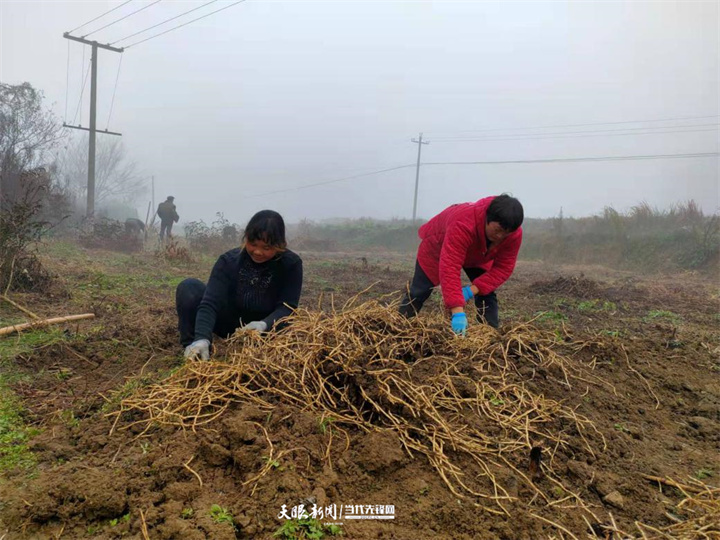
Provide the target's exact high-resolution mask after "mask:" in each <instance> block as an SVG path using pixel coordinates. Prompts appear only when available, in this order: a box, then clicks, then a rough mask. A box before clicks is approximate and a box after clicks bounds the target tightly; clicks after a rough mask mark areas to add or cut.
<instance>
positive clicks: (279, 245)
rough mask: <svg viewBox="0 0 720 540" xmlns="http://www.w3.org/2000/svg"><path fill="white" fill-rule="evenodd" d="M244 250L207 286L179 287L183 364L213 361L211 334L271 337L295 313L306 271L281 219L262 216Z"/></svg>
mask: <svg viewBox="0 0 720 540" xmlns="http://www.w3.org/2000/svg"><path fill="white" fill-rule="evenodd" d="M242 241H243V245H242V246H241V247H239V248H235V249H231V250H230V251H228V252H227V253H224V254H223V255H221V256H220V258H219V259H218V260H217V262H216V263H215V266H214V267H213V269H212V273H211V274H210V280H209V281H208V284H207V286H206V285H205V284H204V283H203V282H202V281H200V280H197V279H194V278H190V279H186V280H184V281H183V282H182V283H180V285H178V287H177V291H176V293H175V304H176V307H177V314H178V328H179V330H180V343H181V344H182V345H183V346H184V347H185V358H194V357H197V358H200V359H202V360H207V359H208V358H210V343H211V342H212V336H213V334H216V335H218V336H221V337H228V336H230V335H232V334H233V333H234V332H235V331H236V330H238V329H240V330H241V331H256V332H267V331H269V330H270V329H271V328H273V327H274V326H277V325H278V324H282V322H281V319H282V318H283V317H287V316H288V315H290V314H291V313H292V311H293V310H294V309H295V308H297V306H298V302H299V301H300V292H301V290H302V280H303V265H302V260H301V259H300V257H299V256H298V255H296V254H295V253H293V252H292V251H290V250H289V249H287V242H286V241H285V222H284V221H283V218H282V216H281V215H280V214H278V213H277V212H274V211H272V210H262V211H261V212H258V213H257V214H255V215H254V216H253V217H252V218H251V219H250V221H249V222H248V224H247V227H246V228H245V234H244V235H243V239H242Z"/></svg>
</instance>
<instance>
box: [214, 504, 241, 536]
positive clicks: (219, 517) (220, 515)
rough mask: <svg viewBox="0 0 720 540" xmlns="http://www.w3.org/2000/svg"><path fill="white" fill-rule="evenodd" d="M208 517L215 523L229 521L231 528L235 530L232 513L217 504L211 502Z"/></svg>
mask: <svg viewBox="0 0 720 540" xmlns="http://www.w3.org/2000/svg"><path fill="white" fill-rule="evenodd" d="M210 517H211V518H212V520H213V521H214V522H215V523H229V524H230V526H231V527H232V528H233V529H235V530H237V527H236V526H235V519H234V518H233V517H232V514H230V512H228V511H227V509H225V508H223V507H222V506H220V505H219V504H213V505H212V506H211V507H210Z"/></svg>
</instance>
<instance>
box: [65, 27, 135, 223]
mask: <svg viewBox="0 0 720 540" xmlns="http://www.w3.org/2000/svg"><path fill="white" fill-rule="evenodd" d="M63 37H64V38H65V39H70V40H72V41H77V42H79V43H82V44H84V45H90V46H91V47H92V56H91V60H90V62H91V67H90V71H91V73H90V127H89V128H84V127H81V126H71V125H69V124H66V123H63V126H64V127H67V128H72V129H80V130H82V131H89V132H90V137H89V138H88V139H89V143H88V187H87V217H92V216H93V215H94V214H95V134H96V133H97V129H96V128H97V110H96V109H97V66H98V49H106V50H108V51H113V52H118V53H121V52H123V51H124V50H125V49H123V48H119V49H118V48H117V47H111V46H110V45H103V44H101V43H98V42H97V41H90V40H87V39H83V38H80V37H75V36H71V35H70V33H69V32H65V33H64V34H63ZM100 133H105V134H107V135H118V136H121V134H120V133H114V132H112V131H108V130H107V129H106V130H100Z"/></svg>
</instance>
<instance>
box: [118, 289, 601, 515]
mask: <svg viewBox="0 0 720 540" xmlns="http://www.w3.org/2000/svg"><path fill="white" fill-rule="evenodd" d="M560 344H562V347H560V346H559V345H560ZM573 346H574V347H581V346H582V344H579V345H578V344H577V343H567V342H566V341H565V340H562V339H560V338H558V336H555V335H552V334H551V335H550V336H548V335H547V333H543V332H541V331H539V330H537V329H535V328H533V327H532V326H529V325H523V326H519V327H517V328H514V329H512V330H510V331H508V332H505V333H504V334H503V335H500V334H499V333H498V332H496V331H495V330H494V329H492V328H489V327H487V326H482V325H472V326H471V327H470V329H469V331H468V335H467V336H466V337H465V338H460V337H456V336H454V335H453V334H452V333H451V332H450V330H449V328H448V325H447V322H446V321H444V320H442V319H440V318H439V317H437V318H433V317H418V318H415V319H412V320H408V319H406V318H404V317H402V316H401V315H399V314H398V313H397V311H396V308H394V307H393V306H390V307H387V306H383V305H382V304H381V303H380V302H377V301H370V302H366V303H359V302H358V301H357V297H356V298H355V299H353V300H351V301H350V302H348V303H347V304H346V305H345V306H343V307H342V309H339V310H336V311H335V312H333V313H329V314H328V313H322V312H319V311H308V310H298V311H297V312H296V313H295V315H294V316H293V317H292V320H291V321H290V325H289V326H288V327H287V328H286V329H284V330H282V331H280V332H278V333H271V334H270V335H268V336H260V335H258V334H255V333H250V335H247V334H243V335H237V336H236V337H235V338H234V341H233V342H232V343H231V346H230V352H229V353H228V355H227V357H226V358H225V359H223V360H221V361H218V360H216V361H210V362H201V361H197V362H188V363H187V364H186V365H185V366H183V367H182V368H181V369H180V370H179V371H177V372H176V373H175V374H174V375H172V376H171V377H170V378H169V379H167V380H165V381H164V382H163V383H162V384H160V385H155V386H152V387H149V388H147V389H146V390H145V391H144V392H143V393H142V394H139V395H136V396H134V397H131V398H128V399H125V400H124V401H123V402H122V404H121V407H120V410H119V411H118V412H117V413H116V414H117V418H116V426H114V428H116V427H117V425H118V424H119V420H120V419H121V418H124V419H127V418H129V417H133V418H135V419H136V420H135V422H134V423H136V424H137V423H141V424H145V425H146V426H148V427H149V426H150V425H153V424H155V425H156V424H165V425H174V426H179V427H182V428H189V429H193V430H194V429H196V428H197V427H198V426H201V425H203V424H207V423H209V422H212V421H213V420H215V419H217V418H218V417H219V416H220V415H222V414H223V412H224V411H225V410H226V409H227V408H228V407H230V406H232V405H233V404H237V403H252V404H255V405H256V406H259V407H260V408H262V409H264V410H268V411H270V410H272V409H273V408H274V407H275V406H276V405H277V404H278V403H281V402H282V403H284V404H292V405H294V406H296V407H297V408H298V409H304V410H310V411H312V412H314V413H316V414H317V415H318V417H322V418H325V419H327V420H328V421H332V422H333V426H334V427H336V428H338V433H343V434H345V436H346V437H347V438H348V440H349V435H348V430H349V429H361V430H365V431H368V432H369V431H372V430H391V431H392V432H394V433H395V434H396V435H397V437H398V438H399V440H400V441H401V443H402V445H403V447H404V448H405V450H406V451H407V452H408V453H409V454H410V455H413V456H414V455H417V454H420V455H423V456H425V457H426V458H427V459H428V460H429V462H430V463H431V464H432V466H433V467H434V468H435V469H436V471H437V472H438V474H439V475H440V476H441V477H442V479H443V480H444V482H445V483H446V484H447V486H448V488H449V489H450V490H452V492H453V493H455V494H456V495H458V496H467V495H469V496H474V497H475V498H476V500H478V501H482V500H485V501H492V502H494V503H495V504H493V505H491V506H492V508H488V509H490V510H491V511H500V512H505V511H506V510H505V508H504V507H503V502H505V501H508V500H511V499H512V498H513V497H511V495H510V494H509V493H508V491H507V489H506V487H505V486H503V482H502V481H501V480H499V479H498V472H499V471H507V470H508V469H510V470H512V471H514V473H515V474H516V475H517V476H518V477H519V478H521V479H523V481H524V482H525V483H526V485H527V486H529V487H530V489H532V490H534V491H535V493H536V497H539V498H541V499H545V500H546V501H547V496H546V495H545V494H544V493H543V492H541V491H540V490H538V489H537V488H536V487H535V486H534V484H533V482H532V481H531V479H530V478H529V476H532V475H533V474H543V470H544V473H545V474H547V475H548V478H550V479H551V480H552V481H553V482H557V483H558V485H560V481H559V480H556V479H554V477H553V476H552V472H551V468H552V461H553V457H554V455H555V453H556V452H557V450H558V449H560V448H562V447H565V446H566V445H569V444H573V447H574V449H575V451H585V452H587V453H588V454H594V453H595V451H597V450H600V451H602V449H603V447H604V444H605V442H604V439H603V437H602V435H601V434H600V433H599V432H598V431H597V430H596V429H595V427H594V426H593V424H592V423H591V422H590V420H589V419H587V418H586V417H584V416H582V415H580V414H578V413H576V412H575V410H573V408H571V407H568V406H567V405H565V404H563V403H561V402H559V401H556V400H553V399H549V398H547V397H545V396H544V395H542V394H541V393H539V392H533V391H531V390H530V389H529V388H528V385H527V384H526V382H525V381H527V380H529V379H532V378H533V376H534V375H535V374H536V373H539V374H541V375H542V378H543V379H544V380H545V381H546V382H547V384H555V385H557V386H559V387H570V386H571V385H572V384H573V383H574V382H575V381H576V380H577V381H581V383H582V384H585V383H590V382H596V381H593V380H591V379H593V378H594V377H593V375H592V373H591V368H590V367H588V366H582V365H580V364H579V362H578V361H577V360H576V359H574V358H573V357H572V355H571V354H572V348H573ZM561 349H562V350H565V351H569V352H568V353H567V354H560V353H559V352H558V350H561ZM521 372H522V374H521ZM588 373H589V375H588ZM583 374H584V375H583ZM586 377H589V378H586ZM561 390H562V388H561ZM126 413H130V414H126ZM138 413H140V414H139V415H138ZM138 416H139V418H140V419H139V420H137V418H138ZM121 425H122V427H124V428H127V427H129V425H132V424H129V423H128V422H127V421H124V422H123V423H122V424H121ZM571 441H572V442H571ZM541 448H542V449H544V452H543V455H544V456H546V457H545V459H544V460H543V463H542V464H540V463H539V461H540V460H539V456H540V453H541V450H540V449H541ZM533 449H535V450H534V453H533V452H531V451H532V450H533ZM528 456H531V457H532V459H531V461H534V462H535V463H534V465H535V467H533V466H532V465H531V466H530V467H529V469H528V467H527V464H528ZM327 458H328V459H329V458H330V448H329V447H328V452H327ZM538 465H539V466H540V469H538V468H537V466H538ZM468 471H473V473H474V474H468ZM567 498H568V499H572V501H570V502H573V501H575V502H577V503H578V504H582V503H581V501H580V500H579V498H578V497H575V496H574V495H573V496H570V497H567ZM548 502H550V501H548ZM480 504H482V503H480ZM482 506H485V505H484V504H483V505H482ZM486 508H487V507H486ZM498 508H499V510H498Z"/></svg>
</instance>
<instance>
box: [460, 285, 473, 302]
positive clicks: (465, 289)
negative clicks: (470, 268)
mask: <svg viewBox="0 0 720 540" xmlns="http://www.w3.org/2000/svg"><path fill="white" fill-rule="evenodd" d="M462 293H463V297H464V298H465V301H466V302H468V301H470V300H471V299H472V297H473V296H475V295H474V294H473V292H472V289H471V288H470V285H468V286H467V287H463V288H462Z"/></svg>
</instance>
